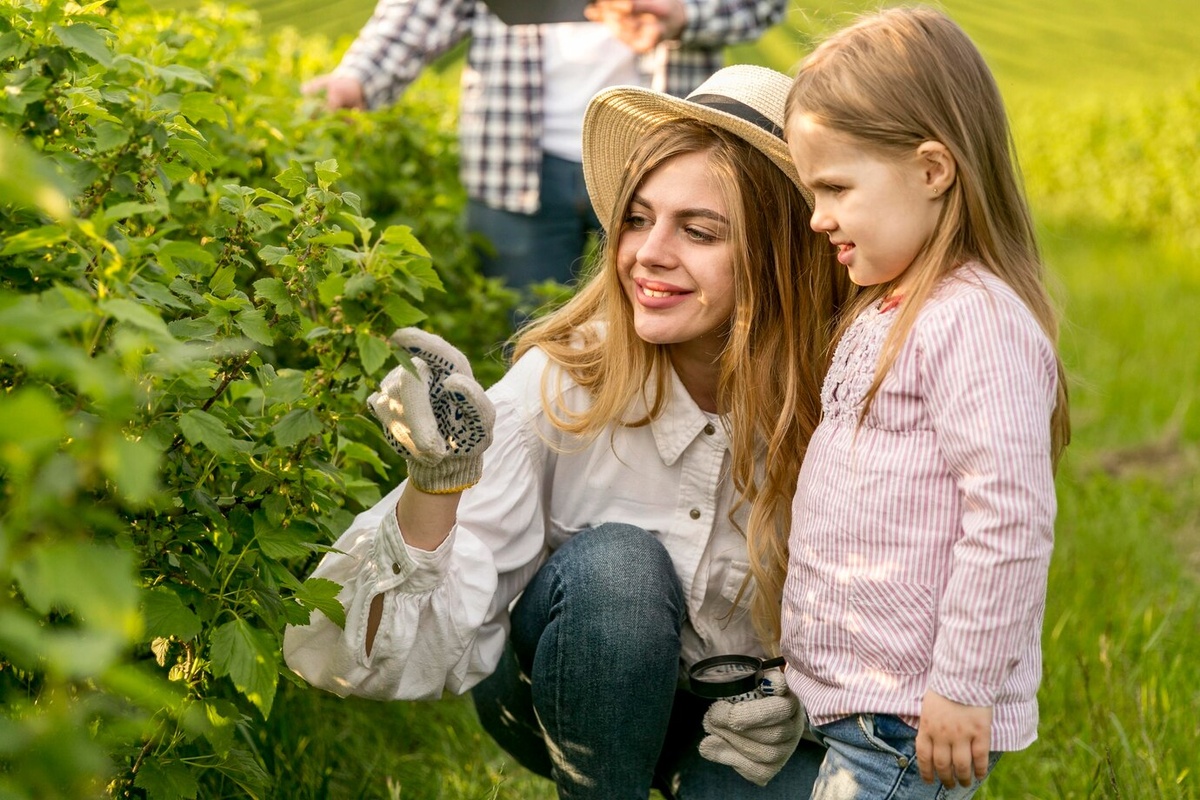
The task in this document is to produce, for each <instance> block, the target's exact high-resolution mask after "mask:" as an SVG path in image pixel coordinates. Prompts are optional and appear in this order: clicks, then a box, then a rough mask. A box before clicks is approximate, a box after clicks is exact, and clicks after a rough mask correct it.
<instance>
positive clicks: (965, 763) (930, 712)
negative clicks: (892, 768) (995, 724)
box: [917, 692, 992, 788]
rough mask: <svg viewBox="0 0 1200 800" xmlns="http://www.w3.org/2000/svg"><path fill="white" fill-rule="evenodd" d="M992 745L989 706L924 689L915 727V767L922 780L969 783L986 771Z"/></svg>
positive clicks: (943, 782)
mask: <svg viewBox="0 0 1200 800" xmlns="http://www.w3.org/2000/svg"><path fill="white" fill-rule="evenodd" d="M991 744H992V708H991V706H965V705H963V704H962V703H956V702H954V701H953V700H949V699H947V698H945V697H942V696H941V695H940V694H937V693H935V692H926V693H925V698H924V700H922V701H921V722H920V724H919V725H918V726H917V767H918V768H919V769H920V770H921V778H922V780H924V781H925V782H926V783H933V779H934V777H935V776H936V777H937V778H938V779H939V780H941V782H942V785H943V786H945V787H947V788H954V786H956V785H961V786H970V785H971V783H972V780H980V781H981V780H983V779H984V778H986V777H987V772H988V754H989V751H990V750H991Z"/></svg>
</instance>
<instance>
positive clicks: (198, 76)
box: [158, 64, 212, 89]
mask: <svg viewBox="0 0 1200 800" xmlns="http://www.w3.org/2000/svg"><path fill="white" fill-rule="evenodd" d="M158 74H159V76H160V77H162V78H164V79H165V83H166V84H167V86H168V87H170V86H172V85H174V84H175V83H176V82H183V83H190V84H192V85H194V86H203V87H204V88H205V89H211V88H212V81H211V80H209V78H208V76H207V75H205V74H204V73H203V72H201V71H199V70H197V69H193V68H192V67H185V66H183V65H182V64H168V65H167V66H165V67H159V68H158Z"/></svg>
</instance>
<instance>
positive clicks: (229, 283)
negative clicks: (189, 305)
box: [208, 264, 237, 297]
mask: <svg viewBox="0 0 1200 800" xmlns="http://www.w3.org/2000/svg"><path fill="white" fill-rule="evenodd" d="M236 286H237V267H235V266H234V265H233V264H226V265H225V266H223V267H221V268H220V269H218V270H217V271H216V272H214V273H213V276H212V277H211V278H209V280H208V288H209V289H211V290H212V293H213V294H215V295H216V296H217V297H228V296H229V294H230V293H231V292H232V291H233V290H234V289H235V288H236Z"/></svg>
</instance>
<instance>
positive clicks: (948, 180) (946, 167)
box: [917, 141, 958, 197]
mask: <svg viewBox="0 0 1200 800" xmlns="http://www.w3.org/2000/svg"><path fill="white" fill-rule="evenodd" d="M917 159H918V161H919V162H920V165H921V169H922V170H924V177H925V186H926V187H927V188H928V189H929V192H930V194H931V195H933V196H934V197H941V196H942V195H944V194H945V193H946V191H947V190H948V189H949V188H950V187H951V186H953V185H954V178H955V176H956V175H957V174H958V163H957V162H956V161H955V160H954V156H953V155H951V154H950V149H949V148H948V147H946V145H944V144H942V143H941V142H935V141H928V142H921V146H920V147H918V148H917Z"/></svg>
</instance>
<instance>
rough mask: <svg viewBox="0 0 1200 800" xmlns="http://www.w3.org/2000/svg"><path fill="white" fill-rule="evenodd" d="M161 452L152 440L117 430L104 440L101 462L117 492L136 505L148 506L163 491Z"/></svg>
mask: <svg viewBox="0 0 1200 800" xmlns="http://www.w3.org/2000/svg"><path fill="white" fill-rule="evenodd" d="M160 457H161V453H160V451H159V450H158V449H157V448H155V447H154V446H153V445H152V444H151V443H150V442H147V441H134V440H132V439H126V438H125V437H124V436H123V435H122V434H120V433H116V434H114V435H113V436H112V437H111V438H110V439H108V440H107V441H105V442H104V443H103V449H102V450H101V452H100V466H101V467H102V468H103V469H104V474H105V476H107V477H108V479H109V480H110V481H112V482H113V485H114V486H115V488H116V490H117V492H118V493H119V494H120V496H121V497H122V498H124V500H125V501H126V502H127V503H129V504H130V505H132V506H134V507H141V506H144V505H145V504H146V503H148V502H149V501H150V499H151V498H152V497H154V495H156V494H157V493H158V491H159V486H158V472H159V461H160Z"/></svg>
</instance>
